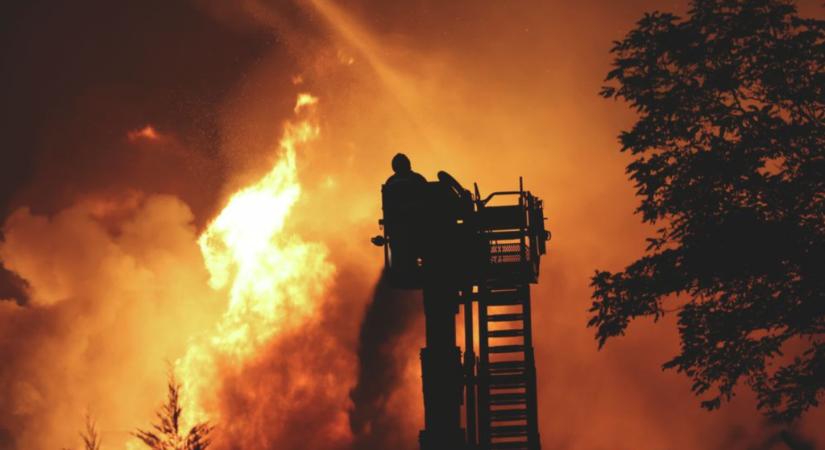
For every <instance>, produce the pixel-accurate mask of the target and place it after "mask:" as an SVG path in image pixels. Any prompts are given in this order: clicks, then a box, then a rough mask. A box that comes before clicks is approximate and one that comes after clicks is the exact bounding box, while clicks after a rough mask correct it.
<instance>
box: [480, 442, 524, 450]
mask: <svg viewBox="0 0 825 450" xmlns="http://www.w3.org/2000/svg"><path fill="white" fill-rule="evenodd" d="M529 444H530V443H529V442H527V441H504V442H493V443H492V444H490V448H491V449H493V450H527V449H528V448H529V447H528V445H529Z"/></svg>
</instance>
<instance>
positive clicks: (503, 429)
mask: <svg viewBox="0 0 825 450" xmlns="http://www.w3.org/2000/svg"><path fill="white" fill-rule="evenodd" d="M490 435H491V436H492V437H517V436H526V435H527V426H526V425H502V426H497V427H490Z"/></svg>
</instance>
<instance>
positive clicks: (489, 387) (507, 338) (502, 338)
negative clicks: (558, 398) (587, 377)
mask: <svg viewBox="0 0 825 450" xmlns="http://www.w3.org/2000/svg"><path fill="white" fill-rule="evenodd" d="M477 299H478V328H479V362H478V378H477V383H478V384H477V385H478V437H479V448H480V449H481V450H500V449H502V450H503V449H507V450H540V448H541V443H540V439H539V431H538V411H537V409H538V408H537V401H536V397H537V395H536V366H535V359H534V356H533V341H532V323H531V319H530V285H529V284H526V283H525V284H511V285H497V286H479V288H478V297H477Z"/></svg>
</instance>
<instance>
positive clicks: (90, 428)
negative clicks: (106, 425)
mask: <svg viewBox="0 0 825 450" xmlns="http://www.w3.org/2000/svg"><path fill="white" fill-rule="evenodd" d="M80 438H81V439H83V448H84V449H85V450H100V435H99V434H98V432H97V425H96V424H95V421H94V419H92V416H91V414H86V424H85V428H84V429H83V431H81V432H80ZM63 450H69V449H68V448H64V449H63Z"/></svg>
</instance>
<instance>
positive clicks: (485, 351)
mask: <svg viewBox="0 0 825 450" xmlns="http://www.w3.org/2000/svg"><path fill="white" fill-rule="evenodd" d="M486 297H487V286H485V285H484V284H483V283H479V285H478V297H477V298H478V353H479V361H478V378H477V386H478V441H479V448H480V449H481V450H489V448H490V381H489V374H488V371H489V367H490V348H489V332H488V328H487V327H488V320H487V298H486Z"/></svg>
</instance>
